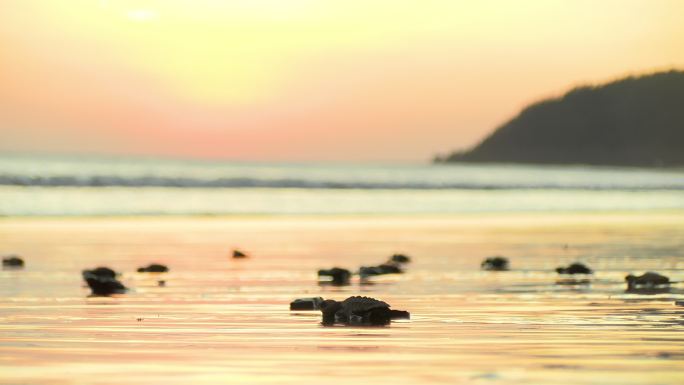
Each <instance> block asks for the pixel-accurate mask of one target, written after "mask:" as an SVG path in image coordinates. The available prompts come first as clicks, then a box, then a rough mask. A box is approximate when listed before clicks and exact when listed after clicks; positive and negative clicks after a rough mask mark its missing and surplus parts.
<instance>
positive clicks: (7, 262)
mask: <svg viewBox="0 0 684 385" xmlns="http://www.w3.org/2000/svg"><path fill="white" fill-rule="evenodd" d="M2 266H3V267H8V268H13V269H21V268H22V267H24V260H23V259H21V258H20V257H19V256H18V255H6V256H4V257H2Z"/></svg>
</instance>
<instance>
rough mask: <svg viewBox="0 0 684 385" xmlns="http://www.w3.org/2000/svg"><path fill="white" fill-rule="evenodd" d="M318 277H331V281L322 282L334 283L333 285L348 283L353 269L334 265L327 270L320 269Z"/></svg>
mask: <svg viewBox="0 0 684 385" xmlns="http://www.w3.org/2000/svg"><path fill="white" fill-rule="evenodd" d="M318 277H319V278H320V277H330V278H331V280H330V281H321V283H328V282H329V283H332V284H333V285H348V284H349V279H350V278H351V271H349V270H347V269H343V268H340V267H333V268H332V269H327V270H318Z"/></svg>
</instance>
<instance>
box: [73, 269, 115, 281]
mask: <svg viewBox="0 0 684 385" xmlns="http://www.w3.org/2000/svg"><path fill="white" fill-rule="evenodd" d="M81 274H82V275H83V279H85V277H86V274H89V275H95V276H98V277H103V278H116V271H114V270H112V269H110V268H108V267H104V266H100V267H96V268H94V269H92V270H83V271H82V272H81Z"/></svg>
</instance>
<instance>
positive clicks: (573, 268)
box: [556, 263, 593, 274]
mask: <svg viewBox="0 0 684 385" xmlns="http://www.w3.org/2000/svg"><path fill="white" fill-rule="evenodd" d="M556 272H557V273H558V274H592V273H593V271H591V269H590V268H589V267H587V265H585V264H582V263H573V264H571V265H570V266H568V267H563V266H561V267H557V268H556Z"/></svg>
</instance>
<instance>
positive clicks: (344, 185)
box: [0, 175, 684, 191]
mask: <svg viewBox="0 0 684 385" xmlns="http://www.w3.org/2000/svg"><path fill="white" fill-rule="evenodd" d="M0 185H4V186H27V187H29V186H35V187H141V188H144V187H169V188H292V189H296V188H299V189H361V190H372V189H382V190H411V189H415V190H445V189H455V190H456V189H457V190H510V189H541V190H546V189H561V190H635V191H657V190H676V191H684V184H648V185H636V184H629V183H624V184H622V183H620V184H586V183H571V184H567V183H539V184H537V183H535V184H529V183H519V184H516V183H513V184H511V183H501V184H493V183H481V182H473V183H467V182H465V183H464V182H458V183H425V182H397V183H392V182H360V181H320V180H308V179H260V178H249V177H238V178H216V179H202V178H188V177H163V176H141V177H121V176H111V175H89V176H68V175H64V176H23V175H0Z"/></svg>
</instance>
